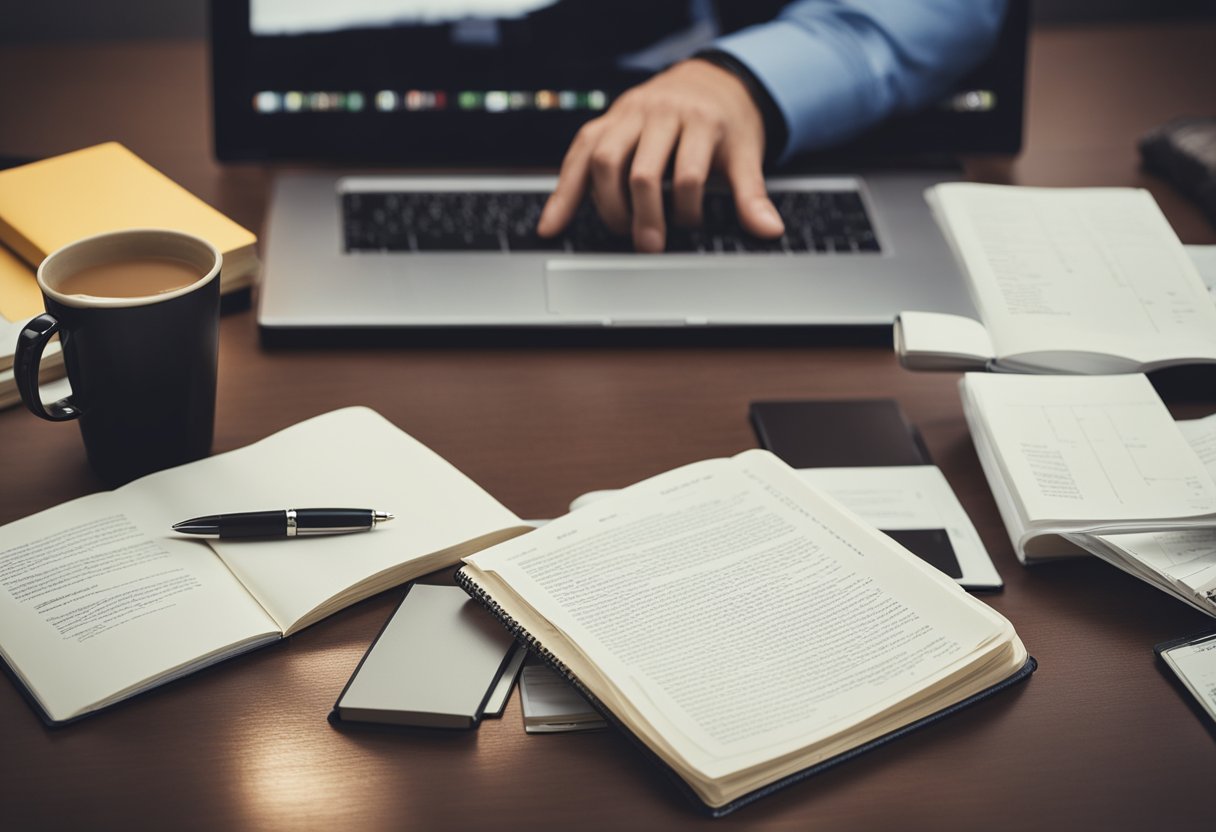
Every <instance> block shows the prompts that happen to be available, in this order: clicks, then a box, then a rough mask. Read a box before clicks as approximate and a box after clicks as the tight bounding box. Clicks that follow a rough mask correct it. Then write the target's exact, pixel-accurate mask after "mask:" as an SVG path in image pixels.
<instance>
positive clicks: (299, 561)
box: [122, 407, 522, 633]
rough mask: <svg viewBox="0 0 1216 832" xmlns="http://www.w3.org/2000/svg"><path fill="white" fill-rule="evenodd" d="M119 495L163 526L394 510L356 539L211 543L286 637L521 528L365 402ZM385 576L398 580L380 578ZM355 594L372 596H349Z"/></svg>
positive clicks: (499, 506)
mask: <svg viewBox="0 0 1216 832" xmlns="http://www.w3.org/2000/svg"><path fill="white" fill-rule="evenodd" d="M177 471H180V472H181V474H180V475H179V474H178V473H177ZM122 490H123V492H125V497H126V499H127V500H129V501H131V502H133V503H140V504H149V505H156V506H158V507H159V508H158V510H159V511H160V514H161V515H162V518H163V523H164V527H165V528H166V529H168V528H169V526H170V525H172V523H175V522H178V521H180V520H186V519H188V518H190V517H198V516H202V515H208V514H223V513H228V512H238V511H270V510H277V509H288V508H318V507H327V506H330V507H341V508H367V509H373V510H376V511H387V512H391V513H392V514H394V515H395V519H393V520H391V521H389V522H387V523H383V524H381V525H379V526H377V528H376V529H375V530H373V531H368V532H361V533H356V534H348V535H323V536H316V537H296V538H280V539H277V540H266V539H257V540H216V539H213V540H211V541H210V542H211V547H212V548H213V549H215V551H216V552H217V553H218V554H219V556H220V558H221V559H222V560H223V561H224V563H226V564H227V565H228V567H229V568H230V569H231V570H232V572H233V573H234V574H235V575H236V576H237V578H238V579H239V580H240V581H241V582H242V583H244V585H245V586H246V588H247V589H248V590H249V592H250V593H252V594H253V596H254V597H255V598H257V599H258V601H259V602H261V604H262V606H263V607H265V608H266V611H267V612H268V613H270V615H271V617H272V618H274V620H275V621H277V622H278V623H279V625H280V626H281V627H282V628H283V630H284V632H286V633H290V632H293V631H294V629H298V628H299V626H301V624H300V622H301V621H303V620H305V619H306V617H308V616H310V613H313V612H314V611H316V610H318V608H322V607H324V606H325V605H326V604H327V602H329V601H330V600H331V599H334V598H340V599H341V600H340V602H338V603H337V604H336V606H330V607H326V608H325V610H324V612H332V611H333V610H334V609H335V608H336V607H340V606H345V605H346V604H349V603H353V602H354V601H355V600H358V599H359V598H360V597H366V596H367V595H369V594H372V593H373V592H377V591H381V590H384V589H388V588H389V587H391V586H395V585H396V584H399V583H403V582H404V581H406V580H409V579H410V578H414V577H417V576H418V575H421V574H424V573H426V572H431V571H434V570H435V569H438V568H440V567H442V566H449V565H451V564H453V563H456V562H457V561H458V560H459V559H460V555H461V554H467V552H458V553H450V554H439V555H436V553H443V552H444V551H445V550H448V549H449V548H450V547H454V546H457V545H458V544H462V543H465V542H466V541H469V540H473V539H477V538H481V537H483V536H486V535H492V534H494V533H499V532H502V530H503V529H507V528H514V527H519V526H521V525H522V524H521V521H520V520H519V518H518V517H516V516H515V515H514V514H513V513H512V512H510V511H509V510H508V509H506V508H505V507H504V506H503V505H502V504H501V503H499V502H498V501H497V500H495V499H494V498H493V497H491V496H490V495H489V494H487V493H486V492H485V491H484V490H483V489H482V488H481V487H480V486H478V485H477V484H476V483H474V482H473V481H472V480H470V479H469V478H468V477H466V476H465V475H464V474H462V473H461V472H460V471H458V470H457V469H456V468H454V467H453V466H452V465H451V464H450V463H448V462H447V461H446V460H444V459H443V458H442V457H440V456H439V455H438V454H436V453H435V452H434V451H432V450H430V449H429V448H427V447H426V446H425V445H423V444H422V443H420V442H418V441H417V440H416V439H414V438H413V437H411V436H409V435H408V434H406V433H404V432H403V431H402V430H401V429H400V428H398V427H396V426H395V425H393V424H392V423H391V422H389V421H388V420H387V419H385V418H384V417H383V416H381V415H380V414H378V413H376V412H375V411H373V410H370V409H368V408H365V407H351V408H345V409H343V410H336V411H333V412H331V413H326V414H323V415H321V416H317V417H314V418H312V419H309V420H307V421H304V422H301V423H299V424H297V425H293V426H291V427H289V428H285V429H284V430H281V431H279V432H278V433H276V434H274V435H272V436H270V437H267V438H266V439H263V440H262V441H260V442H256V443H254V444H252V445H249V446H247V447H245V448H242V449H240V450H238V451H233V452H231V453H226V454H220V455H218V456H213V457H209V458H207V459H203V460H200V461H198V462H195V463H191V464H190V465H189V466H188V472H187V469H186V468H182V469H175V470H171V471H164V472H161V473H158V474H152V475H150V476H148V477H144V478H143V479H141V480H138V481H136V482H135V483H132V484H130V485H127V486H124V488H123V489H122ZM433 555H436V556H435V557H431V556H433ZM385 573H392V575H391V576H390V577H384V580H382V581H380V582H379V583H376V582H374V580H373V579H375V578H376V577H377V576H384V575H385ZM369 581H372V583H370V584H369ZM358 587H363V590H362V591H361V592H359V591H355V592H351V590H352V588H358ZM315 617H316V616H313V617H311V618H308V619H307V620H308V621H311V620H315Z"/></svg>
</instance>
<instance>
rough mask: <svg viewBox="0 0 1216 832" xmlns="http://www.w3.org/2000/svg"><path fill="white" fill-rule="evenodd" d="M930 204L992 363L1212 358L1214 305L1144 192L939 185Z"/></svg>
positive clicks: (1215, 348) (1215, 337) (1215, 333)
mask: <svg viewBox="0 0 1216 832" xmlns="http://www.w3.org/2000/svg"><path fill="white" fill-rule="evenodd" d="M931 202H935V203H936V204H935V209H936V210H937V211H938V213H939V217H940V218H941V219H942V221H943V225H944V227H945V229H946V231H947V234H948V236H949V237H951V239H952V242H953V244H954V245H955V247H956V250H957V252H958V254H959V256H960V257H961V259H962V260H963V262H964V264H965V267H966V270H967V271H968V273H969V274H970V276H971V283H972V288H973V292H974V295H975V297H974V300H975V301H976V307H977V308H978V309H979V310H980V314H981V316H982V317H983V319H984V323H985V325H986V326H987V327H988V330H989V333H990V335H991V337H992V340H993V345H994V347H995V348H996V352H997V357H998V358H1004V357H1006V356H1011V355H1018V354H1023V353H1031V352H1040V351H1073V352H1079V353H1095V354H1102V355H1110V356H1126V357H1127V358H1129V359H1132V360H1133V361H1134V362H1135V363H1137V364H1144V363H1151V362H1154V361H1165V360H1169V359H1178V358H1206V359H1216V305H1214V304H1213V303H1212V299H1211V297H1210V296H1209V295H1208V292H1207V290H1206V288H1205V287H1204V284H1203V282H1202V280H1201V279H1200V277H1199V273H1198V271H1197V270H1196V268H1195V264H1194V263H1193V262H1192V260H1191V258H1189V257H1188V256H1187V254H1186V251H1185V250H1184V249H1183V247H1182V245H1181V244H1180V243H1179V241H1178V238H1177V236H1176V235H1175V234H1174V232H1173V230H1172V229H1171V228H1170V226H1169V223H1168V222H1167V221H1166V219H1165V217H1164V216H1163V215H1162V213H1161V210H1160V209H1159V208H1158V207H1157V204H1156V203H1155V202H1154V201H1153V198H1152V196H1151V195H1150V194H1149V193H1148V192H1147V191H1143V190H1137V189H1131V188H1083V189H1062V188H1061V189H1049V188H1022V187H1010V186H1001V185H981V184H974V183H949V184H946V185H941V186H938V187H936V188H934V189H933V190H932V191H931Z"/></svg>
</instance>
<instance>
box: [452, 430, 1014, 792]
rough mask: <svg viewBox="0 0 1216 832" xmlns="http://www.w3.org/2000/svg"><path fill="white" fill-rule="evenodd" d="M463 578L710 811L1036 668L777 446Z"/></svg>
mask: <svg viewBox="0 0 1216 832" xmlns="http://www.w3.org/2000/svg"><path fill="white" fill-rule="evenodd" d="M456 582H457V584H458V585H460V586H461V587H462V588H464V589H465V591H467V592H468V593H469V594H470V595H472V596H473V597H474V598H476V599H478V600H479V601H481V603H482V604H484V605H485V606H486V607H487V608H488V609H489V610H490V611H491V612H493V613H494V614H495V615H496V616H497V617H498V618H499V620H500V621H501V622H502V623H503V624H504V626H506V627H507V629H508V630H509V631H510V632H511V633H512V634H513V635H514V636H515V637H516V638H517V639H519V640H522V641H524V642H525V643H526V644H527V645H528V646H529V648H530V649H531V651H532V652H533V653H535V654H536V655H537V656H539V657H540V658H541V659H543V660H544V661H545V662H546V663H548V664H549V665H550V666H551V667H552V668H553V669H554V670H556V671H557V672H558V673H559V674H560V675H562V676H563V677H564V678H566V679H567V680H569V681H570V682H571V684H573V685H574V687H575V688H576V689H577V690H578V691H579V693H581V694H582V695H583V696H585V697H586V698H587V700H588V701H589V702H590V703H591V704H592V706H593V707H595V709H596V710H597V711H599V712H600V713H601V714H603V715H604V717H605V719H606V720H607V721H608V722H609V723H610V724H612V725H615V726H616V727H618V728H620V729H622V730H623V731H624V732H625V733H626V734H627V735H628V736H629V737H630V738H631V739H633V740H634V741H635V742H636V743H637V744H638V745H639V746H640V747H641V748H642V749H643V750H644V751H645V752H646V754H647V756H649V757H650V758H651V759H653V760H655V761H656V762H657V763H658V764H659V765H660V767H661V768H662V769H663V770H665V771H666V772H668V773H669V774H670V775H672V777H673V778H674V779H675V781H676V783H677V784H678V785H679V787H680V788H681V790H682V791H684V792H685V793H686V794H688V795H689V796H690V797H692V798H693V799H694V800H695V801H696V803H697V804H698V805H699V806H701V807H703V809H704V811H706V812H707V813H708V814H710V815H714V816H719V815H724V814H727V813H729V812H732V811H734V810H735V809H737V808H739V807H741V806H744V805H747V804H748V803H751V802H753V801H755V800H757V799H758V798H760V797H763V796H765V795H767V794H770V793H772V792H774V791H776V790H778V789H781V788H784V787H786V786H789V785H791V784H793V783H797V782H799V781H801V780H803V779H805V778H807V777H810V776H812V775H813V774H816V773H818V772H819V771H822V770H823V769H825V768H827V767H829V766H832V765H835V764H836V763H839V762H842V761H844V760H847V759H851V758H853V757H855V756H857V755H859V754H862V753H864V752H865V751H868V750H870V749H872V748H875V747H877V746H879V745H881V744H883V743H885V742H887V741H888V740H890V739H893V738H895V737H898V736H902V735H903V734H905V733H908V732H909V731H912V730H915V729H917V728H919V727H922V726H924V725H927V724H929V723H931V722H934V721H936V720H938V719H940V718H942V717H943V716H945V715H948V714H950V713H954V712H955V711H957V710H960V709H962V708H964V707H967V706H969V705H971V704H973V703H975V702H977V701H979V700H981V699H984V698H986V697H988V696H990V695H992V694H994V693H996V692H997V691H1000V690H1003V689H1005V688H1007V687H1009V686H1010V685H1012V684H1014V683H1016V682H1018V681H1020V680H1022V679H1025V678H1027V677H1028V676H1029V675H1030V674H1031V673H1032V672H1033V671H1034V669H1035V662H1034V660H1033V659H1032V658H1031V657H1030V656H1029V655H1028V654H1027V652H1026V650H1025V648H1024V647H1023V645H1022V643H1021V640H1020V639H1019V638H1018V636H1017V634H1016V633H1015V632H1014V630H1013V627H1012V625H1010V623H1009V622H1008V621H1006V620H1005V619H1004V618H1003V617H1002V616H1000V615H999V614H998V613H996V612H995V611H993V610H992V609H991V608H989V607H988V606H986V605H985V604H983V603H982V602H980V601H978V600H976V599H975V598H973V597H971V596H970V595H968V594H967V593H966V592H965V591H964V590H962V589H961V588H960V587H959V586H958V585H957V584H955V583H954V582H953V581H951V580H950V579H949V578H948V577H946V576H945V575H943V574H942V573H941V572H940V571H938V570H936V569H933V568H932V567H930V566H929V565H927V564H926V563H924V562H923V561H921V560H920V559H918V558H917V557H915V556H914V555H912V554H911V553H910V552H908V551H907V550H906V549H904V548H903V547H902V546H900V545H899V544H898V543H896V542H895V541H893V540H891V539H890V538H889V537H887V536H885V535H883V534H882V533H881V532H879V531H877V530H875V529H873V528H871V527H868V526H865V525H863V524H862V523H861V522H860V521H858V520H857V519H856V517H855V516H854V515H852V514H851V513H849V512H848V511H847V510H845V509H843V508H842V507H841V506H840V505H839V504H838V503H836V502H835V501H834V500H832V499H831V498H830V497H828V496H826V495H824V494H823V493H821V492H819V491H818V490H816V489H815V488H813V487H812V486H810V485H809V484H807V483H806V482H805V481H804V480H803V479H802V478H800V477H799V476H798V474H797V473H796V472H795V471H794V470H793V469H791V468H790V467H789V466H787V465H786V464H785V463H783V462H781V461H780V460H779V459H777V458H776V457H775V456H773V455H772V454H771V453H769V452H767V451H746V452H744V453H742V454H740V455H738V456H736V457H733V458H730V459H717V460H707V461H704V462H699V463H694V464H692V465H687V466H684V467H682V468H678V469H675V470H673V471H669V472H667V473H665V474H660V475H658V476H656V477H652V478H651V479H649V480H646V481H643V482H641V483H638V484H636V485H634V486H631V487H630V488H626V489H624V490H622V491H620V492H617V493H615V494H612V495H610V496H608V497H605V498H604V499H602V500H599V501H597V502H594V503H591V504H590V505H588V506H586V507H584V508H581V509H579V510H577V511H574V512H571V513H570V514H568V515H566V516H565V517H562V518H559V519H557V520H555V521H553V522H551V523H549V524H547V525H545V526H543V527H541V528H539V529H537V530H535V531H533V532H530V533H529V534H527V535H524V536H522V537H520V538H517V539H516V540H512V541H507V542H505V543H502V544H500V545H498V546H495V547H493V548H492V549H489V550H486V551H484V552H481V553H479V554H476V555H473V556H470V557H468V558H465V565H464V566H463V567H462V568H461V570H460V571H459V572H457V575H456Z"/></svg>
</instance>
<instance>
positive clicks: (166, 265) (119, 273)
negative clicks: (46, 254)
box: [58, 257, 205, 298]
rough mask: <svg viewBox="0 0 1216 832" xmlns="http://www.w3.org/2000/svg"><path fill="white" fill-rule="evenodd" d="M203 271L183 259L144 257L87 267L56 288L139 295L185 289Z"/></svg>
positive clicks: (72, 292)
mask: <svg viewBox="0 0 1216 832" xmlns="http://www.w3.org/2000/svg"><path fill="white" fill-rule="evenodd" d="M203 274H205V273H204V272H201V271H199V269H198V267H196V266H194V265H193V264H191V263H188V262H186V261H185V260H178V259H176V258H172V257H145V258H141V259H139V260H120V261H118V262H117V263H98V264H97V265H96V266H87V267H85V268H83V269H81V270H80V271H78V272H74V273H72V274H69V275H68V276H67V277H64V278H63V279H62V280H60V281H59V286H58V288H59V291H60V293H62V294H65V295H88V296H90V297H99V298H138V297H143V296H152V295H163V294H165V293H166V292H175V291H177V290H178V289H184V288H185V287H187V286H189V285H190V284H191V283H194V282H195V281H197V280H198V279H199V278H201V277H202V276H203Z"/></svg>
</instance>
